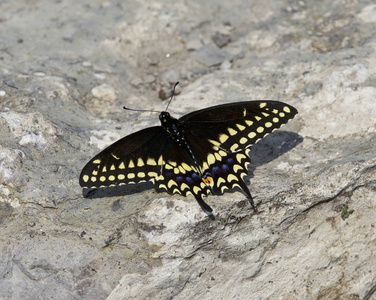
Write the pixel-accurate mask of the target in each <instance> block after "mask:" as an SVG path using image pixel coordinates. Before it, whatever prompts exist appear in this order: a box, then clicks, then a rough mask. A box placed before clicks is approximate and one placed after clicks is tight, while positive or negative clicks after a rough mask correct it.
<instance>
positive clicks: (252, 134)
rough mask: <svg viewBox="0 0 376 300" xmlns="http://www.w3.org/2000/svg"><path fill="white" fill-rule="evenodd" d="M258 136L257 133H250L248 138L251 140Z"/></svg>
mask: <svg viewBox="0 0 376 300" xmlns="http://www.w3.org/2000/svg"><path fill="white" fill-rule="evenodd" d="M255 136H256V133H255V132H253V131H252V132H250V133H248V137H249V138H250V139H253V138H254V137H255Z"/></svg>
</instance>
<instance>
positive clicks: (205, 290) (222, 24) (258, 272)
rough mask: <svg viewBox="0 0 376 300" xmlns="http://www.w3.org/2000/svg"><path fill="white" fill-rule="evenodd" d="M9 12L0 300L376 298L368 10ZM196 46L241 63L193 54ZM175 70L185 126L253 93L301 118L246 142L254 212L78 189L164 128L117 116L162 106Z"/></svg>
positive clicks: (270, 2) (218, 203) (195, 5)
mask: <svg viewBox="0 0 376 300" xmlns="http://www.w3.org/2000/svg"><path fill="white" fill-rule="evenodd" d="M0 10H1V11H2V15H1V17H0V24H1V26H0V36H1V45H2V46H1V48H0V49H1V50H0V61H1V64H0V77H1V80H0V182H1V185H0V290H1V295H0V298H1V299H104V298H108V299H375V297H376V293H375V291H376V271H375V270H376V258H375V257H376V255H375V250H374V249H376V228H375V226H376V224H375V209H376V126H375V124H376V79H375V78H376V77H375V74H376V59H375V57H376V56H375V49H376V23H375V22H376V21H375V13H374V12H375V4H373V2H372V1H345V2H344V1H340V0H335V1H320V2H317V1H306V2H304V1H295V2H294V1H287V0H286V1H275V0H266V1H262V2H260V1H251V2H250V1H244V0H243V1H240V0H236V1H231V2H230V1H220V2H218V1H206V2H202V3H201V2H199V1H194V2H183V1H162V2H153V1H148V2H132V1H127V2H119V3H115V2H110V1H80V2H77V1H76V2H74V1H54V2H52V1H47V0H39V1H34V2H23V1H8V0H5V1H2V2H1V4H0ZM217 32H220V33H222V34H226V35H228V36H230V39H228V40H227V39H226V43H221V44H220V45H221V46H222V47H223V48H221V49H216V48H215V47H216V46H214V45H213V44H212V43H213V42H212V37H213V36H215V35H216V33H217ZM201 47H203V48H202V49H209V50H210V49H212V50H213V49H214V50H216V51H217V50H220V51H223V53H228V55H229V56H228V57H227V56H226V57H225V58H224V59H222V60H221V61H219V62H218V63H215V64H212V63H208V62H210V61H211V59H212V58H213V57H210V55H206V57H204V58H205V59H204V60H197V59H195V57H194V54H193V53H195V51H199V49H200V48H201ZM192 50H193V52H190V51H192ZM214 50H213V51H214ZM208 53H209V54H210V51H209V52H208ZM229 57H230V58H229ZM229 61H231V63H230V62H229ZM221 63H222V66H221ZM176 76H179V77H180V78H179V81H180V84H179V86H178V87H177V94H178V96H177V97H175V99H174V100H173V102H172V103H171V105H170V107H169V111H170V112H171V113H172V114H173V115H176V116H181V115H183V114H185V113H188V112H190V111H193V110H196V109H199V108H203V107H208V106H212V105H216V104H222V103H226V102H231V101H242V100H249V99H276V100H281V101H285V102H288V103H289V104H292V105H294V106H295V107H296V108H297V109H298V111H299V114H298V115H297V117H296V118H295V119H294V120H292V121H291V122H290V123H289V124H288V125H287V126H285V127H283V128H282V129H281V130H279V131H276V132H275V133H274V134H272V135H270V136H268V137H267V138H265V139H264V140H262V141H261V142H259V143H258V144H256V145H255V146H254V147H253V149H252V160H253V164H252V165H251V166H250V169H249V171H250V172H249V176H248V178H247V184H248V185H249V186H250V190H251V192H252V194H253V196H254V199H255V202H256V203H257V205H258V209H259V213H258V214H255V213H254V212H253V211H252V210H251V208H250V207H249V204H248V201H247V200H246V199H245V196H244V195H243V194H242V193H240V192H238V191H234V192H233V193H226V194H225V195H223V196H217V197H214V196H210V197H208V199H207V201H208V203H209V204H210V205H211V206H212V207H213V208H214V210H215V215H216V220H215V221H214V222H213V221H211V220H210V219H208V218H207V217H206V216H205V214H204V213H203V212H202V211H201V210H200V208H199V206H198V205H197V203H196V201H195V200H194V199H192V198H190V197H188V198H183V197H179V196H170V195H167V194H164V193H156V192H155V191H154V190H153V189H150V188H151V186H150V184H149V185H148V184H145V185H140V186H129V187H126V188H122V189H114V190H112V192H111V193H106V192H103V191H102V192H98V193H97V194H96V195H95V197H93V198H91V199H89V198H85V197H83V191H82V189H81V188H80V187H79V185H78V176H79V173H80V171H81V169H82V167H83V166H84V164H85V163H86V162H87V161H88V160H89V159H90V158H91V157H92V156H93V155H94V154H95V153H97V152H98V151H99V150H101V149H103V148H104V147H105V146H106V145H109V144H110V143H112V142H114V141H115V140H117V139H118V138H120V137H122V136H125V135H127V134H130V133H132V132H134V131H136V130H140V129H142V128H145V127H147V126H152V125H155V124H158V114H156V113H152V112H129V111H124V110H123V109H122V107H123V106H127V107H131V108H140V109H149V110H156V111H161V110H164V109H165V107H166V103H165V102H164V103H161V101H160V99H159V97H161V90H163V91H164V92H163V95H164V96H163V97H161V98H163V99H164V98H166V97H168V95H167V94H168V93H167V92H166V89H167V85H168V82H171V81H174V80H175V79H174V78H175V77H176ZM250 181H251V183H250ZM109 196H110V197H109Z"/></svg>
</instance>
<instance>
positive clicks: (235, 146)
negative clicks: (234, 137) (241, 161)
mask: <svg viewBox="0 0 376 300" xmlns="http://www.w3.org/2000/svg"><path fill="white" fill-rule="evenodd" d="M238 148H239V145H238V144H236V143H235V144H234V145H232V146H231V148H230V150H231V151H232V152H235V151H236V150H238Z"/></svg>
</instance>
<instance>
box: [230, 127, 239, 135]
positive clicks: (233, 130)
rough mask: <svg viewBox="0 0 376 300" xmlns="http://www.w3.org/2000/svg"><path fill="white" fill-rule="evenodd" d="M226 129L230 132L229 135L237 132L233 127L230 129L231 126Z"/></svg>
mask: <svg viewBox="0 0 376 300" xmlns="http://www.w3.org/2000/svg"><path fill="white" fill-rule="evenodd" d="M227 130H228V133H229V134H230V135H235V134H237V133H238V132H237V131H236V130H235V129H232V128H230V127H229V128H227Z"/></svg>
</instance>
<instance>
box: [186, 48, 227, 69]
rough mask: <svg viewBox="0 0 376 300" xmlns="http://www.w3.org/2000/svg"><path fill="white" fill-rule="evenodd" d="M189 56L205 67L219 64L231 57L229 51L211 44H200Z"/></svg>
mask: <svg viewBox="0 0 376 300" xmlns="http://www.w3.org/2000/svg"><path fill="white" fill-rule="evenodd" d="M191 56H192V57H193V58H194V59H195V60H197V61H199V62H200V63H203V64H205V65H206V66H207V67H211V66H216V65H219V64H221V63H222V62H224V61H225V60H230V61H231V60H232V58H233V57H232V55H231V54H230V53H229V52H227V51H225V50H221V49H218V48H215V47H214V46H212V45H205V46H202V47H201V48H199V49H197V50H196V51H193V52H192V53H191Z"/></svg>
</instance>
